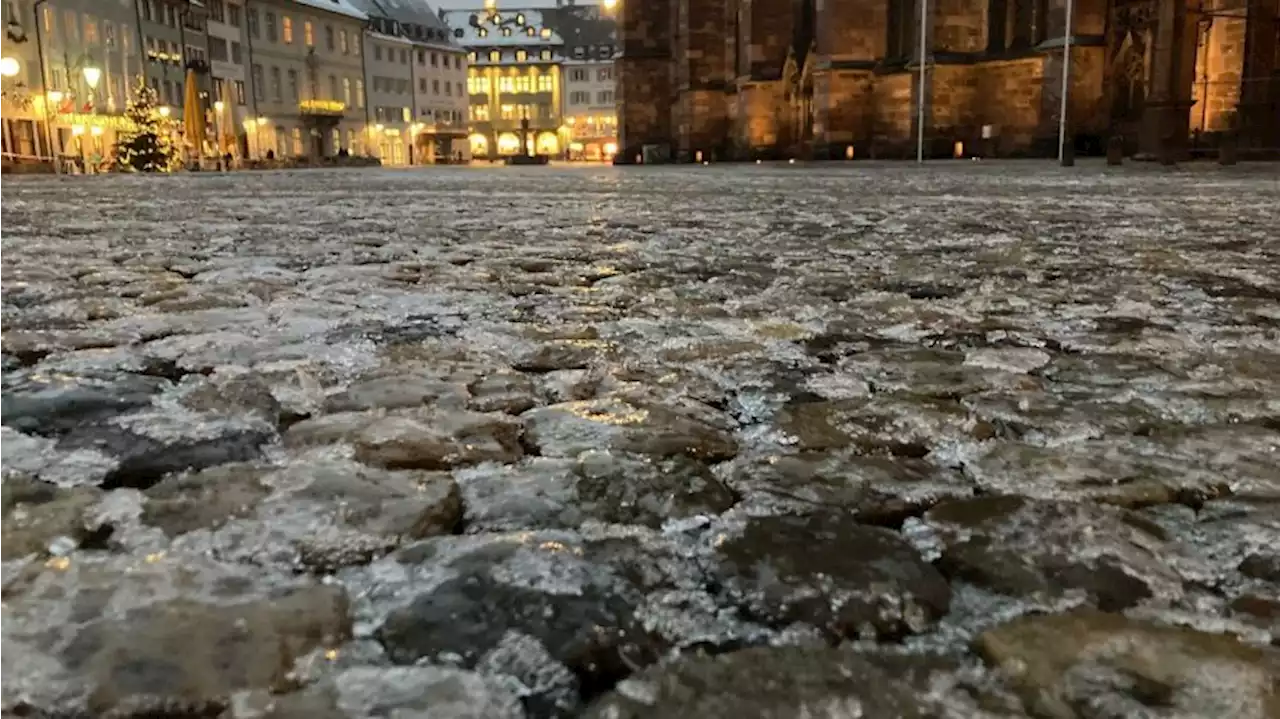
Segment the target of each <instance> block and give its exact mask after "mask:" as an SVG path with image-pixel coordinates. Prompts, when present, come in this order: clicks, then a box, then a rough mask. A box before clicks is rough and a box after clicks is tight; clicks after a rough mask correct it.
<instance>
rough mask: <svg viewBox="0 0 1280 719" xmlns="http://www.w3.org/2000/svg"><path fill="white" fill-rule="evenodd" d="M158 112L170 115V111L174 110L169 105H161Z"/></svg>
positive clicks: (162, 114)
mask: <svg viewBox="0 0 1280 719" xmlns="http://www.w3.org/2000/svg"><path fill="white" fill-rule="evenodd" d="M157 112H159V113H160V117H168V116H169V113H171V112H173V110H172V109H171V108H170V107H169V106H168V105H161V106H160V109H159V110H157Z"/></svg>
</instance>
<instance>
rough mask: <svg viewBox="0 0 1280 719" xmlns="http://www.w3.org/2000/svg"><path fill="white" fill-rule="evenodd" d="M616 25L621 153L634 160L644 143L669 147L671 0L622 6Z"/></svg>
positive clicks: (625, 159) (623, 158)
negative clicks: (619, 44) (620, 50)
mask: <svg viewBox="0 0 1280 719" xmlns="http://www.w3.org/2000/svg"><path fill="white" fill-rule="evenodd" d="M620 6H621V17H620V22H619V24H618V35H619V42H620V43H621V44H622V57H621V58H620V59H619V60H618V62H617V69H618V80H617V94H618V110H619V112H618V148H619V150H618V155H617V157H616V158H615V162H617V163H619V164H628V163H632V162H635V159H636V157H637V156H640V155H641V154H642V153H643V150H644V147H645V146H646V145H658V146H662V147H670V145H671V139H672V133H671V102H672V93H671V80H672V78H671V69H672V52H671V51H672V46H671V30H672V20H673V18H672V13H671V9H672V8H671V0H644V2H623V3H621V4H620Z"/></svg>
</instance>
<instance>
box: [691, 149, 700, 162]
mask: <svg viewBox="0 0 1280 719" xmlns="http://www.w3.org/2000/svg"><path fill="white" fill-rule="evenodd" d="M693 161H694V162H702V150H698V151H697V152H695V153H693Z"/></svg>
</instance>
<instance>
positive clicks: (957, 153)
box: [952, 140, 964, 159]
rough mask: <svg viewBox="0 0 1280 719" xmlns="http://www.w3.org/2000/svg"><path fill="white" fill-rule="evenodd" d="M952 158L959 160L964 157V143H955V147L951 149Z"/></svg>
mask: <svg viewBox="0 0 1280 719" xmlns="http://www.w3.org/2000/svg"><path fill="white" fill-rule="evenodd" d="M952 156H953V157H955V158H957V159H959V158H961V157H964V143H963V142H960V141H959V140H957V141H956V144H955V147H953V148H952Z"/></svg>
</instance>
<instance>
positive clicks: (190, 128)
mask: <svg viewBox="0 0 1280 719" xmlns="http://www.w3.org/2000/svg"><path fill="white" fill-rule="evenodd" d="M182 132H183V134H185V135H186V136H187V145H188V146H189V147H192V148H194V149H195V152H196V157H200V156H201V155H203V154H204V110H203V109H201V107H200V88H199V86H198V85H197V84H196V71H195V70H187V83H186V87H185V88H184V91H183V93H182Z"/></svg>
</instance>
